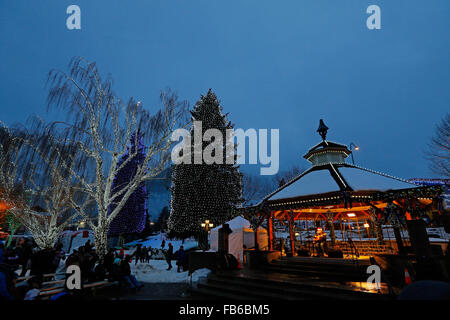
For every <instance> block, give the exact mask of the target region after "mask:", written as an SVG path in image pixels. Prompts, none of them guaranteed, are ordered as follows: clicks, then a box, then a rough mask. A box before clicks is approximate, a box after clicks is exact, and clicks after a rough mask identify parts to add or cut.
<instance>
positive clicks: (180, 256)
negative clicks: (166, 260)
mask: <svg viewBox="0 0 450 320" xmlns="http://www.w3.org/2000/svg"><path fill="white" fill-rule="evenodd" d="M175 256H176V259H177V272H180V268H181V269H182V270H183V271H184V270H185V269H186V262H187V256H186V252H185V251H184V247H183V246H181V247H180V250H178V251H177V253H176V255H175Z"/></svg>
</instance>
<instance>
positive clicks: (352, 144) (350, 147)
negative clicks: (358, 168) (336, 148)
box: [348, 142, 359, 164]
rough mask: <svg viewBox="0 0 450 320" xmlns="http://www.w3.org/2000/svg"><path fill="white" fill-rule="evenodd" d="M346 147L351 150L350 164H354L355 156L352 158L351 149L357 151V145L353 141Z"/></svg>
mask: <svg viewBox="0 0 450 320" xmlns="http://www.w3.org/2000/svg"><path fill="white" fill-rule="evenodd" d="M348 148H349V149H350V152H351V155H352V164H355V158H353V151H352V150H356V151H358V150H359V147H358V146H357V145H356V144H354V143H353V142H350V144H349V146H348Z"/></svg>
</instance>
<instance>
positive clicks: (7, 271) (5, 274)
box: [0, 264, 17, 301]
mask: <svg viewBox="0 0 450 320" xmlns="http://www.w3.org/2000/svg"><path fill="white" fill-rule="evenodd" d="M16 278H17V277H16V274H15V273H14V271H12V270H11V268H10V266H8V265H6V264H0V301H2V300H5V301H8V300H15V298H14V294H13V290H14V288H15V283H16Z"/></svg>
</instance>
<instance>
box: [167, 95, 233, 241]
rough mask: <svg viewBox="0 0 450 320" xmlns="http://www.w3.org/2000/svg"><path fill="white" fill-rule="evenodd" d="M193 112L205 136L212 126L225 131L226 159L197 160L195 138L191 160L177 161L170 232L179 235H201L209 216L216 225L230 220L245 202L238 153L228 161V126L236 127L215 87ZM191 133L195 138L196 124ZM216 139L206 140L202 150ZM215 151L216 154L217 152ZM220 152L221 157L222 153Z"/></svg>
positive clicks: (173, 178)
mask: <svg viewBox="0 0 450 320" xmlns="http://www.w3.org/2000/svg"><path fill="white" fill-rule="evenodd" d="M191 115H192V123H194V121H201V123H202V136H203V134H204V133H205V131H206V130H208V129H217V130H219V131H220V132H221V133H222V136H223V140H222V142H223V143H222V144H221V146H220V148H221V149H222V151H223V152H222V157H223V161H221V163H219V164H218V163H212V164H206V163H205V161H204V160H205V159H203V161H202V163H201V164H195V161H194V151H195V150H198V149H196V148H195V147H194V142H193V141H192V143H191V146H190V150H191V153H190V159H191V164H186V163H181V164H175V165H173V168H172V186H171V206H170V216H169V220H168V229H169V235H171V236H176V237H179V238H186V237H189V236H196V237H198V236H199V235H201V234H202V232H201V231H202V227H201V223H202V222H204V221H205V220H210V222H211V223H213V224H214V226H218V225H221V224H223V223H224V222H226V221H229V220H230V219H231V218H232V216H231V215H232V209H233V208H234V207H236V206H237V205H239V204H240V203H241V202H242V175H241V173H240V172H239V167H238V166H237V165H236V156H233V157H230V158H231V159H232V161H228V162H231V163H230V164H227V163H226V157H227V153H226V148H225V146H226V143H227V139H226V130H227V129H233V125H232V124H231V123H230V122H229V121H228V120H227V117H226V115H224V114H222V108H221V106H220V104H219V100H218V99H217V97H216V95H215V94H214V93H213V92H212V91H211V89H210V90H209V91H208V93H207V94H206V96H202V97H201V99H200V100H199V101H198V102H197V104H196V105H195V106H194V109H193V110H192V111H191ZM190 133H191V137H192V140H194V139H193V137H194V127H192V128H191V131H190ZM212 141H214V139H212ZM212 141H203V145H202V150H205V147H207V146H208V145H210V144H211V143H212ZM228 143H229V142H228ZM233 148H234V147H233ZM196 152H197V151H196ZM197 153H198V152H197ZM234 153H236V152H234ZM211 154H213V155H214V152H212V153H211ZM217 155H218V157H219V156H220V153H218V154H217ZM217 162H218V161H217Z"/></svg>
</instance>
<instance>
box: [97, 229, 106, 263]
mask: <svg viewBox="0 0 450 320" xmlns="http://www.w3.org/2000/svg"><path fill="white" fill-rule="evenodd" d="M94 233H95V234H94V242H95V250H96V252H97V254H98V256H99V258H100V260H103V257H104V256H105V255H106V254H107V253H108V229H107V228H98V229H97V230H94Z"/></svg>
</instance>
